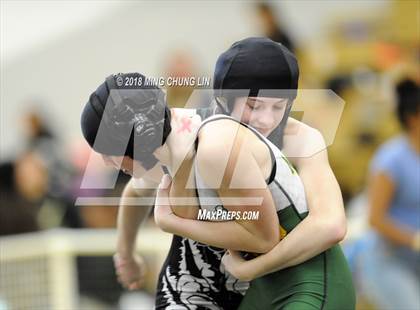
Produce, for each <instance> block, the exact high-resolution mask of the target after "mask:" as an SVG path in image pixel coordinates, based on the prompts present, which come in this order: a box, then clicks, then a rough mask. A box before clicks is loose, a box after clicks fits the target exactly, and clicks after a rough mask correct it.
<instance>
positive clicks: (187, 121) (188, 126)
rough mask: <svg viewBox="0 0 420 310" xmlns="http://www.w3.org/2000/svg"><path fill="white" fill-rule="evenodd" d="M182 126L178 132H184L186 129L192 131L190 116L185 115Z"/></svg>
mask: <svg viewBox="0 0 420 310" xmlns="http://www.w3.org/2000/svg"><path fill="white" fill-rule="evenodd" d="M181 122H182V127H181V128H179V129H178V133H180V132H184V131H185V130H187V131H188V132H191V124H192V121H191V118H189V117H183V118H182V120H181Z"/></svg>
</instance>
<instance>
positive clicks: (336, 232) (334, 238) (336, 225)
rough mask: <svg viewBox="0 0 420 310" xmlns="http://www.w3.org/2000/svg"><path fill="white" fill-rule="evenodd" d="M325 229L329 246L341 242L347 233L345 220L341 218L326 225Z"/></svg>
mask: <svg viewBox="0 0 420 310" xmlns="http://www.w3.org/2000/svg"><path fill="white" fill-rule="evenodd" d="M326 229H327V234H328V236H329V238H328V241H329V243H330V244H331V245H334V244H337V243H339V242H341V241H343V239H344V238H345V236H346V233H347V221H346V218H345V217H344V216H343V217H340V218H338V219H336V220H334V221H332V222H330V223H329V224H327V225H326Z"/></svg>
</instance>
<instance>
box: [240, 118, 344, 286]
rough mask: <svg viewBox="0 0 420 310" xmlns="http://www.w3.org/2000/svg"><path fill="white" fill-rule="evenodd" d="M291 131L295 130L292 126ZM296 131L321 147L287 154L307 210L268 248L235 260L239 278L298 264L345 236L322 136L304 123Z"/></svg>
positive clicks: (302, 138)
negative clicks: (306, 152) (303, 153)
mask: <svg viewBox="0 0 420 310" xmlns="http://www.w3.org/2000/svg"><path fill="white" fill-rule="evenodd" d="M294 122H295V123H294V124H293V125H296V122H297V121H296V120H294ZM301 124H302V123H301ZM303 125H304V124H303ZM295 129H296V127H295ZM292 132H295V133H296V131H295V130H293V131H292ZM299 132H300V133H299V135H300V137H299V141H300V142H301V143H302V142H305V140H310V141H311V143H312V144H313V145H317V147H318V149H320V150H322V151H319V152H318V153H316V154H315V155H313V156H310V157H305V156H304V157H301V158H299V157H296V158H289V159H290V160H291V162H292V163H294V164H295V166H296V167H297V169H298V172H299V175H300V177H301V179H302V182H303V184H304V187H305V193H306V198H307V202H308V208H309V214H308V216H307V217H306V218H305V219H304V220H303V221H302V222H301V223H299V224H298V225H297V226H296V227H295V228H294V229H293V230H292V231H291V232H290V233H289V234H288V235H287V236H286V237H285V238H284V239H283V240H282V241H281V242H280V243H279V244H277V245H276V246H275V247H274V248H273V249H272V250H271V251H270V252H268V253H266V254H264V255H261V256H259V257H257V258H255V259H253V260H250V261H247V262H244V261H242V262H240V261H236V262H235V263H236V264H237V265H241V266H240V268H241V270H240V271H239V272H238V273H239V274H238V276H239V277H241V278H242V279H248V280H249V279H254V278H256V277H259V276H262V275H264V274H268V273H272V272H275V271H277V270H281V269H284V268H287V267H290V266H295V265H298V264H300V263H302V262H305V261H307V260H308V259H310V258H312V257H314V256H316V255H318V254H319V253H321V252H323V251H325V250H327V249H328V248H330V247H331V246H333V245H334V244H337V243H338V242H340V241H341V240H342V239H343V238H344V236H345V233H346V219H345V213H344V206H343V200H342V196H341V191H340V187H339V185H338V183H337V180H336V178H335V176H334V173H333V172H332V170H331V167H330V165H329V162H328V153H327V149H326V146H325V142H324V139H323V137H322V135H321V134H320V133H319V132H318V131H317V130H315V129H313V128H311V127H309V126H307V125H304V126H303V127H300V128H299ZM286 143H287V140H286ZM286 147H287V145H286ZM295 150H296V149H295ZM295 154H296V153H295ZM240 263H241V264H240ZM240 273H243V274H242V275H241V274H240Z"/></svg>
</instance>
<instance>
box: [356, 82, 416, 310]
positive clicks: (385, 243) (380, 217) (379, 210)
mask: <svg viewBox="0 0 420 310" xmlns="http://www.w3.org/2000/svg"><path fill="white" fill-rule="evenodd" d="M396 92H397V108H396V112H397V116H398V119H399V121H400V123H401V126H402V129H403V132H402V133H401V135H399V136H397V137H395V138H392V139H391V140H389V141H387V142H386V143H385V144H383V145H382V146H381V147H380V148H379V150H378V151H377V152H376V154H375V156H374V157H373V159H372V161H371V165H370V168H371V169H370V173H369V183H368V202H369V206H370V212H369V222H370V224H371V226H372V234H371V235H367V236H365V237H364V240H365V246H364V248H363V254H361V260H360V264H361V269H362V270H361V271H362V272H361V274H360V275H359V277H360V278H361V285H362V288H363V290H364V294H366V296H367V297H368V298H369V300H370V301H372V302H373V303H374V304H375V305H376V306H377V307H379V309H419V307H420V295H419V292H420V191H419V189H420V108H419V106H420V97H419V95H420V93H419V85H418V84H417V83H416V82H415V81H413V80H409V79H407V80H403V81H401V82H400V83H399V84H398V85H397V90H396Z"/></svg>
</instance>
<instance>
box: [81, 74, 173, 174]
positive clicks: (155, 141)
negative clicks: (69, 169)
mask: <svg viewBox="0 0 420 310" xmlns="http://www.w3.org/2000/svg"><path fill="white" fill-rule="evenodd" d="M170 123H171V113H170V111H169V108H168V107H167V105H166V101H165V94H164V92H163V91H162V90H161V89H159V88H158V87H156V86H154V85H148V84H147V83H146V77H145V76H143V75H142V74H139V73H127V74H117V75H111V76H109V77H107V78H106V81H105V82H104V83H102V84H101V85H99V87H98V88H97V89H96V91H94V92H93V93H92V94H91V95H90V97H89V101H88V102H87V103H86V105H85V108H84V110H83V113H82V117H81V126H82V132H83V136H84V137H85V139H86V141H87V142H88V143H89V145H90V146H91V147H92V148H93V149H94V150H95V151H97V152H98V153H101V154H105V155H114V156H129V157H131V158H133V159H135V160H138V161H139V162H141V163H142V165H143V166H144V168H146V169H150V168H152V167H153V166H154V165H155V164H156V163H157V159H156V158H155V156H154V155H153V154H152V153H153V152H154V151H155V150H156V149H157V148H158V147H160V146H161V145H163V144H164V143H165V141H166V138H167V137H168V135H169V133H170V131H171V126H170Z"/></svg>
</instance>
